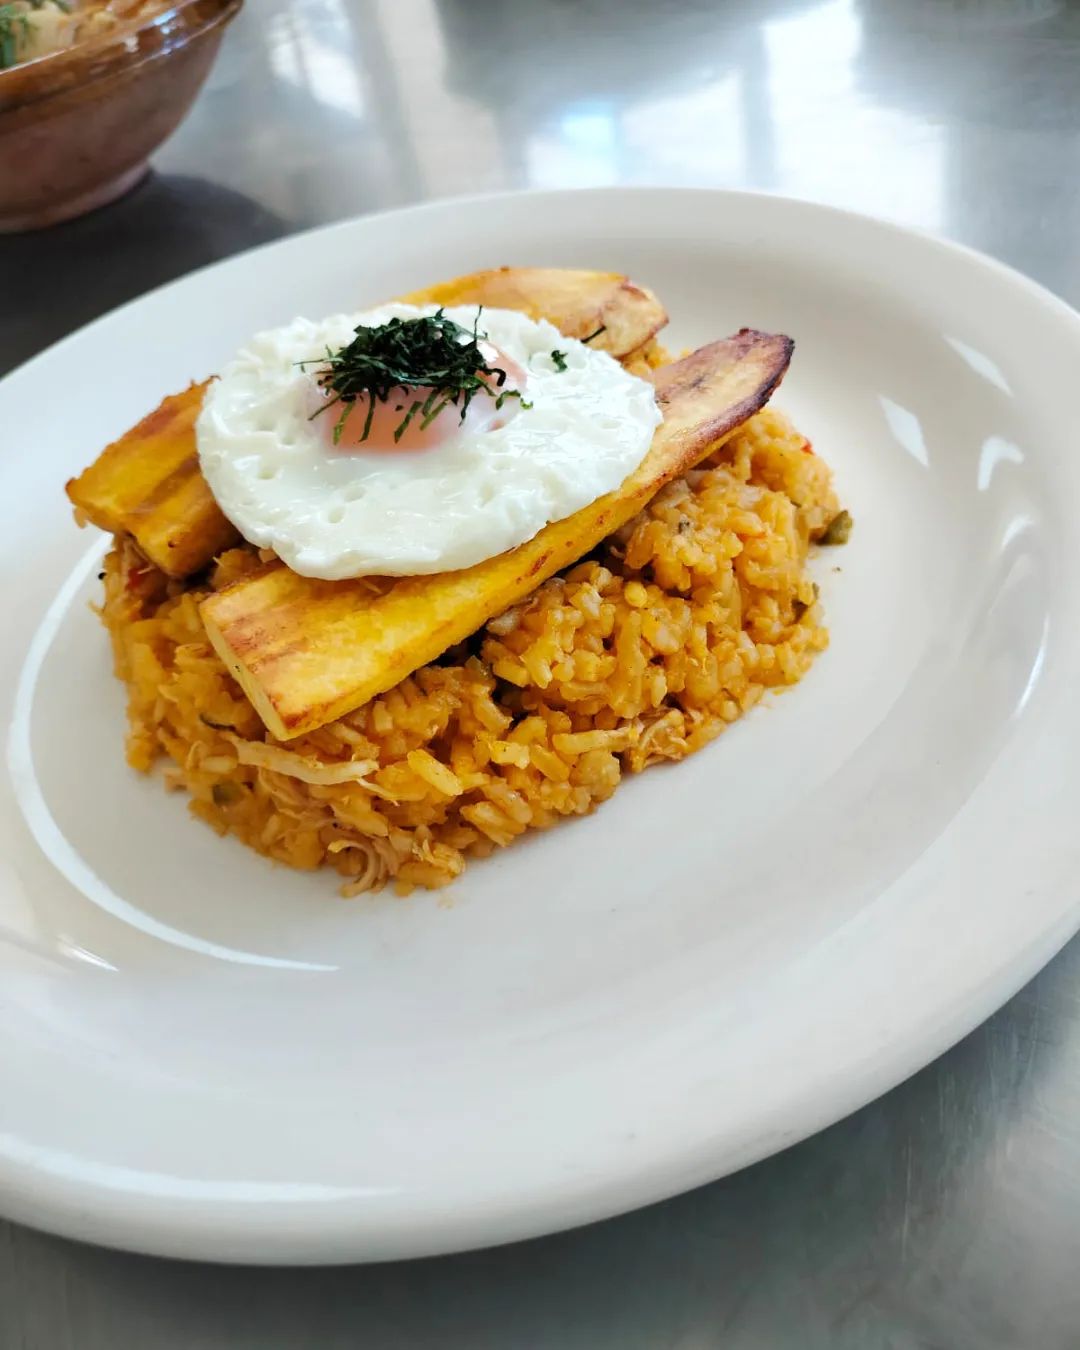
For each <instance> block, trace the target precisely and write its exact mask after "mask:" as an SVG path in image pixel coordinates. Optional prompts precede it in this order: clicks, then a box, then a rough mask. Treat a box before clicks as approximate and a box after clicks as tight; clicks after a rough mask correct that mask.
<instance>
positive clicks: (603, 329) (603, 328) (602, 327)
mask: <svg viewBox="0 0 1080 1350" xmlns="http://www.w3.org/2000/svg"><path fill="white" fill-rule="evenodd" d="M606 332H607V324H606V323H602V324H601V325H600V327H599V328H598V329H597V330H596V332H595V333H590V334H589V336H588V337H587V338H582V339H581V340H582V342H591V341H592V340H593V338H598V337H599V336H600V334H601V333H606Z"/></svg>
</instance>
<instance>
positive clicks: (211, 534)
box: [67, 267, 667, 577]
mask: <svg viewBox="0 0 1080 1350" xmlns="http://www.w3.org/2000/svg"><path fill="white" fill-rule="evenodd" d="M403 298H404V300H405V301H406V302H407V303H412V304H444V305H450V304H483V305H487V306H488V307H489V308H502V309H517V310H521V311H522V312H523V313H525V314H528V315H530V316H531V317H532V318H544V319H547V320H548V321H549V322H551V323H553V324H554V325H555V326H556V328H558V329H559V330H560V332H563V333H565V334H566V336H567V337H588V336H589V334H590V333H593V332H595V331H596V329H597V328H599V327H601V326H604V327H605V331H604V332H603V333H601V334H600V336H599V337H597V338H596V339H595V341H594V342H593V343H592V344H591V345H592V346H595V347H598V348H600V349H602V350H604V351H609V352H611V353H612V354H613V355H615V356H622V355H625V354H629V353H634V354H635V356H636V355H637V353H638V351H639V349H640V348H641V347H642V346H643V344H645V343H647V342H648V341H649V340H650V339H651V338H652V336H653V335H654V334H655V333H656V331H657V330H658V329H659V328H660V327H662V326H663V324H664V323H666V322H667V315H666V314H665V313H664V309H663V306H662V305H661V304H660V302H659V301H658V300H657V299H656V297H655V296H654V295H653V294H652V292H651V291H647V290H645V289H644V288H643V287H640V286H635V285H634V283H633V282H632V281H629V280H628V279H627V278H626V277H623V276H619V275H617V274H616V273H614V272H575V271H569V270H566V269H560V268H551V267H532V268H528V267H526V268H515V267H503V268H497V269H494V270H492V271H488V272H474V273H472V274H471V275H470V276H467V277H459V278H458V279H457V280H455V281H447V282H444V283H443V284H442V285H440V286H432V287H431V288H430V289H429V290H426V291H417V292H416V293H415V294H414V295H412V296H405V297H403ZM635 368H636V366H635ZM205 389H206V384H205V383H204V384H193V385H192V386H191V387H190V388H189V389H187V390H185V391H184V393H182V394H174V395H172V396H170V397H169V398H166V399H165V400H164V401H163V402H162V403H161V405H160V407H158V408H157V409H156V410H155V411H154V412H152V413H151V414H150V415H149V417H145V418H144V419H143V420H142V421H141V422H140V423H139V425H138V426H137V427H133V428H132V430H131V431H129V432H128V433H127V434H126V435H125V436H122V437H121V438H120V440H118V441H115V442H114V443H113V444H112V445H110V446H108V447H107V448H106V449H105V450H104V451H102V453H101V454H100V455H99V456H98V458H97V459H96V460H95V461H94V463H93V464H91V466H90V467H89V468H88V469H86V470H84V472H83V473H81V474H80V475H79V477H78V478H73V479H72V480H71V481H70V482H69V483H68V484H67V494H68V496H69V497H70V498H71V500H72V502H73V503H74V504H75V506H76V507H77V508H78V509H79V511H80V512H81V514H82V515H83V516H85V518H86V519H87V520H89V521H91V522H92V523H93V524H94V525H97V526H99V527H100V528H101V529H103V530H111V531H112V533H113V534H130V535H131V536H132V537H133V538H134V540H135V542H136V543H137V544H138V546H139V548H140V549H141V550H142V551H143V553H144V554H145V555H146V556H147V557H148V558H149V559H150V561H151V562H152V563H155V564H156V565H157V566H158V567H160V568H161V570H162V571H163V572H165V573H167V574H168V575H169V576H170V577H185V576H190V575H191V573H193V572H199V571H201V570H202V569H203V568H204V567H206V566H208V565H209V564H210V563H211V562H212V561H213V560H214V558H215V557H216V555H217V554H218V553H220V552H221V551H222V550H223V549H226V548H229V547H230V546H231V545H232V544H234V543H236V541H237V540H238V539H239V537H240V536H239V534H238V532H237V531H236V530H235V529H234V527H233V526H232V524H230V522H229V521H228V520H227V519H226V518H225V516H224V515H223V513H222V511H221V509H220V508H219V507H218V505H217V503H216V502H215V501H214V498H213V496H212V495H211V493H210V489H209V487H208V486H207V484H206V482H205V481H204V479H203V476H202V473H201V472H200V470H199V461H198V453H197V450H196V446H195V418H196V417H197V416H198V412H199V408H200V406H201V404H202V396H203V392H204V391H205Z"/></svg>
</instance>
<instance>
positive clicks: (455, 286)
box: [401, 267, 667, 359]
mask: <svg viewBox="0 0 1080 1350" xmlns="http://www.w3.org/2000/svg"><path fill="white" fill-rule="evenodd" d="M401 300H402V302H403V303H404V304H408V305H484V306H486V308H488V309H516V310H520V311H521V313H522V314H527V315H528V316H529V318H530V319H547V321H548V322H549V323H553V324H554V325H555V327H556V328H557V329H558V330H559V332H560V333H563V334H565V336H566V337H570V338H578V339H579V340H580V339H581V338H587V337H590V336H591V335H592V334H594V333H596V337H594V338H593V339H592V341H591V342H590V343H589V346H590V347H595V348H596V349H597V351H602V352H610V353H611V355H612V356H615V357H618V358H620V359H621V358H622V357H625V356H629V355H630V354H631V353H632V352H636V351H637V350H638V349H639V348H640V347H643V346H644V345H645V344H646V343H647V342H648V341H649V340H650V339H651V338H653V337H655V336H656V334H657V333H658V332H659V331H660V329H661V328H663V326H664V324H666V323H667V313H666V312H665V310H664V307H663V305H662V304H661V303H660V301H659V300H658V299H657V298H656V296H655V295H653V293H652V291H650V290H646V288H645V287H644V286H638V285H635V283H634V282H632V281H631V280H630V278H629V277H624V276H622V275H620V273H618V272H579V271H574V270H572V269H570V268H565V267H492V268H488V269H487V270H486V271H483V272H472V273H470V275H469V276H465V277H456V278H455V279H454V280H453V281H444V282H442V283H440V284H439V285H438V286H428V287H426V288H425V289H424V290H422V291H413V292H412V294H411V295H403V296H402V297H401ZM597 330H601V331H599V332H598V331H597Z"/></svg>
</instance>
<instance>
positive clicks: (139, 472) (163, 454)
mask: <svg viewBox="0 0 1080 1350" xmlns="http://www.w3.org/2000/svg"><path fill="white" fill-rule="evenodd" d="M205 390H206V384H205V383H204V384H193V385H191V386H190V387H189V388H188V389H185V390H184V392H183V393H182V394H172V395H170V396H169V397H168V398H166V399H164V400H163V401H162V402H161V404H160V405H159V406H158V407H157V408H155V410H154V411H153V412H152V413H150V415H149V416H148V417H144V418H143V420H142V421H141V422H140V423H139V425H138V426H136V427H132V429H131V430H130V431H129V432H127V434H126V435H124V436H121V438H120V439H119V440H118V441H114V442H113V443H112V445H109V446H106V448H105V449H104V450H103V451H102V452H101V454H100V455H99V456H98V457H97V459H96V460H95V461H94V462H93V464H91V465H90V467H89V468H88V469H84V470H83V472H82V473H81V474H80V475H79V476H78V478H73V479H71V481H70V482H69V483H68V484H67V487H66V491H67V495H68V496H69V497H70V498H71V500H72V502H74V504H75V506H76V507H77V508H78V509H79V511H81V512H82V514H83V515H84V516H85V517H86V518H87V520H89V521H91V522H92V523H93V524H95V525H97V526H99V527H100V528H101V529H103V530H111V531H112V533H113V534H130V535H131V536H132V538H133V539H134V540H135V542H136V544H138V546H139V548H140V549H141V551H142V552H143V553H144V554H145V555H146V557H148V558H149V559H150V561H151V562H152V563H154V564H155V565H156V566H157V567H160V568H161V570H162V571H163V572H165V573H166V574H167V575H168V576H170V577H186V576H187V575H188V574H189V573H191V572H197V571H198V570H199V569H200V568H201V567H205V566H206V564H207V563H208V562H209V561H210V560H211V558H213V557H214V555H215V554H217V553H220V552H221V551H222V549H226V548H229V547H231V546H232V545H233V544H235V543H236V542H237V540H238V539H239V538H240V535H239V534H238V532H237V530H236V529H235V528H234V526H233V525H232V524H231V523H230V522H229V521H228V520H226V519H225V517H224V515H222V512H221V508H220V507H219V506H218V504H217V502H216V501H215V500H214V498H213V496H212V494H211V492H210V488H209V487H208V486H207V483H206V480H205V479H204V478H203V476H202V473H201V471H200V469H199V456H198V452H197V451H196V448H195V418H196V417H197V416H198V414H199V409H200V407H201V406H202V399H203V393H204V392H205Z"/></svg>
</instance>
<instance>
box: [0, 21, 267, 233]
mask: <svg viewBox="0 0 1080 1350" xmlns="http://www.w3.org/2000/svg"><path fill="white" fill-rule="evenodd" d="M242 3H243V0H179V3H177V4H174V5H171V6H169V7H168V8H166V9H163V10H161V11H159V12H158V13H156V14H154V15H153V16H152V17H150V18H147V19H145V20H143V21H142V22H141V23H137V24H134V25H131V26H125V27H122V28H118V29H117V30H116V32H114V33H109V34H107V35H106V36H104V37H101V38H96V39H93V40H91V41H89V42H85V43H80V44H77V45H76V46H74V47H70V48H67V49H66V50H64V51H60V52H54V53H51V54H49V55H47V56H41V57H38V58H37V60H34V61H27V62H25V63H24V64H23V65H19V66H13V67H12V68H11V69H10V70H5V71H0V233H7V234H11V233H14V232H15V231H18V230H31V229H37V228H39V227H41V226H43V225H54V224H56V223H58V222H59V221H62V220H70V219H71V218H72V217H74V216H78V215H82V214H83V213H84V212H85V211H90V210H92V209H93V208H94V207H96V206H103V205H104V204H105V203H106V202H110V201H112V200H113V199H114V198H116V197H119V196H120V195H121V194H122V193H124V192H126V191H127V190H128V189H129V188H131V187H133V186H134V184H135V183H137V182H138V181H139V179H140V178H141V177H142V175H143V174H144V173H145V172H146V166H147V158H148V157H149V155H150V154H151V153H152V152H153V151H154V150H156V149H157V147H158V146H159V145H160V144H161V142H162V141H163V140H164V139H165V138H166V137H167V136H168V135H169V134H170V133H171V132H172V131H174V130H175V128H176V127H177V126H178V125H179V124H180V122H181V121H182V119H183V117H184V115H185V114H186V112H187V110H188V109H189V108H190V107H191V104H192V101H193V100H194V98H195V95H196V94H197V93H198V91H199V88H200V87H201V85H202V83H203V81H204V80H205V79H206V76H207V74H208V73H209V71H210V67H211V65H212V64H213V61H214V57H215V55H216V54H217V49H218V47H219V45H220V43H221V37H222V34H223V32H224V30H225V25H226V24H227V23H228V22H229V20H230V19H232V18H233V16H234V15H235V14H236V13H237V11H238V10H239V9H240V6H241V4H242Z"/></svg>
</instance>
